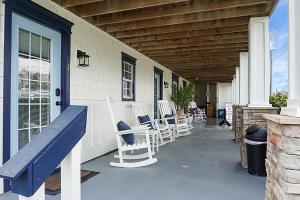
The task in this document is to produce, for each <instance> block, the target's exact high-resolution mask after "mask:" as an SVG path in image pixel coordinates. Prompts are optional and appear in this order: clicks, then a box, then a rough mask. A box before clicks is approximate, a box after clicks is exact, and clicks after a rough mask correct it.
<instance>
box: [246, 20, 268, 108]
mask: <svg viewBox="0 0 300 200" xmlns="http://www.w3.org/2000/svg"><path fill="white" fill-rule="evenodd" d="M249 59H250V60H249V61H250V62H249V64H250V66H249V90H250V91H249V92H250V93H249V94H250V96H249V105H248V106H249V107H272V105H271V104H269V96H270V94H271V66H270V40H269V17H254V18H251V19H250V23H249Z"/></svg>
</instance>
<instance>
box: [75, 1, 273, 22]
mask: <svg viewBox="0 0 300 200" xmlns="http://www.w3.org/2000/svg"><path fill="white" fill-rule="evenodd" d="M73 1H74V0H73ZM269 2H270V0H243V1H240V0H228V1H213V2H205V3H204V2H201V1H191V2H183V3H178V4H171V5H166V6H155V7H149V8H145V9H142V10H140V9H139V10H129V11H125V12H117V13H109V14H105V15H97V16H93V17H88V18H86V20H87V21H89V22H94V24H95V25H97V26H100V25H105V24H113V23H120V22H131V21H136V20H145V19H153V18H157V17H164V16H173V15H182V14H188V13H195V12H207V11H212V10H219V9H228V8H235V7H243V6H252V5H262V4H269Z"/></svg>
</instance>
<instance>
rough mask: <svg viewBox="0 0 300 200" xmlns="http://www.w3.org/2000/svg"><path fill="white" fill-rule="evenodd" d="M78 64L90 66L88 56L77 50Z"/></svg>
mask: <svg viewBox="0 0 300 200" xmlns="http://www.w3.org/2000/svg"><path fill="white" fill-rule="evenodd" d="M77 58H78V65H79V66H80V67H88V66H90V56H89V55H87V54H86V53H85V52H83V51H80V50H77Z"/></svg>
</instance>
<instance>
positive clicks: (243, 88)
mask: <svg viewBox="0 0 300 200" xmlns="http://www.w3.org/2000/svg"><path fill="white" fill-rule="evenodd" d="M248 57H249V54H248V52H241V53H240V105H244V106H245V105H248V104H249V94H248V91H249V90H248V87H249V83H248V77H249V68H248V65H249V63H248V62H249V59H248Z"/></svg>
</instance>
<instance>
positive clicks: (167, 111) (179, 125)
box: [158, 100, 190, 137]
mask: <svg viewBox="0 0 300 200" xmlns="http://www.w3.org/2000/svg"><path fill="white" fill-rule="evenodd" d="M158 105H159V110H160V113H161V117H162V118H163V119H165V120H174V121H175V123H174V124H170V123H169V122H168V124H169V127H170V129H171V130H172V131H173V134H174V136H175V137H180V136H186V135H189V134H190V130H189V125H188V123H189V122H188V119H187V118H186V117H184V118H181V117H180V118H178V117H177V115H176V111H175V113H174V112H173V108H172V105H171V104H170V102H169V101H167V100H159V101H158ZM166 115H172V116H173V117H166Z"/></svg>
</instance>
